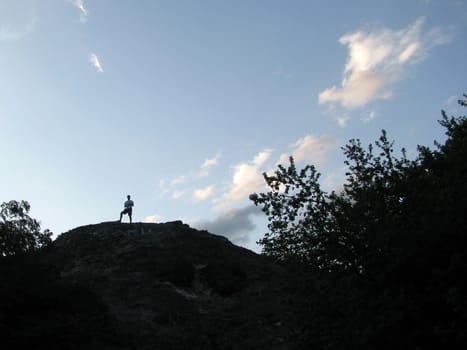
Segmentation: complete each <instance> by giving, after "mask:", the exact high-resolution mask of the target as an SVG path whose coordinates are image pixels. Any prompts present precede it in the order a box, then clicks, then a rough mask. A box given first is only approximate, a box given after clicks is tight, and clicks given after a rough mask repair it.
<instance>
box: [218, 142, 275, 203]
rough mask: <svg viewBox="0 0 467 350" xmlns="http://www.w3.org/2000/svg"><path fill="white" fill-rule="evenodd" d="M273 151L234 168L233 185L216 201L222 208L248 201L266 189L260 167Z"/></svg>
mask: <svg viewBox="0 0 467 350" xmlns="http://www.w3.org/2000/svg"><path fill="white" fill-rule="evenodd" d="M271 153H272V150H270V149H266V150H264V151H262V152H259V153H258V154H257V155H256V156H255V157H254V158H253V160H252V161H250V162H246V163H241V164H238V165H236V166H234V168H233V169H234V174H233V178H232V183H231V184H230V188H229V190H228V192H227V193H225V194H224V195H223V196H222V197H221V198H218V199H216V200H215V202H216V203H218V204H219V207H220V208H225V207H229V206H231V205H232V204H233V203H234V202H237V201H239V200H243V199H247V198H248V196H249V195H250V194H251V193H253V192H257V191H259V190H261V189H263V188H265V182H264V178H263V176H262V173H261V170H260V167H261V166H262V165H263V164H264V163H265V162H266V161H267V160H268V159H269V157H270V156H271Z"/></svg>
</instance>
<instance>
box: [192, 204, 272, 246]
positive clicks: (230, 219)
mask: <svg viewBox="0 0 467 350" xmlns="http://www.w3.org/2000/svg"><path fill="white" fill-rule="evenodd" d="M262 215H264V214H263V212H262V211H261V209H260V208H258V207H256V206H254V205H249V206H246V207H244V208H241V209H229V210H227V211H225V212H223V213H222V214H220V215H219V216H217V217H216V218H215V219H214V220H200V221H195V222H193V223H191V225H192V226H193V227H196V228H197V229H200V230H207V231H209V232H211V233H215V234H219V235H223V236H226V237H227V238H229V239H230V240H231V241H232V242H233V243H235V244H238V245H245V244H247V243H249V242H250V241H251V233H252V232H253V231H254V230H255V228H256V225H255V223H254V222H253V219H252V218H253V217H255V216H262Z"/></svg>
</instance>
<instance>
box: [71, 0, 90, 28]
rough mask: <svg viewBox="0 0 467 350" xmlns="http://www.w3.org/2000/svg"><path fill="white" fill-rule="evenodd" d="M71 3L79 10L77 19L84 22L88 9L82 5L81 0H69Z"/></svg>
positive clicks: (86, 19) (86, 18)
mask: <svg viewBox="0 0 467 350" xmlns="http://www.w3.org/2000/svg"><path fill="white" fill-rule="evenodd" d="M70 1H71V3H72V5H73V6H74V7H76V8H77V9H78V10H79V12H80V15H79V21H80V22H82V23H85V22H87V21H88V10H87V9H86V8H85V7H84V2H83V0H70Z"/></svg>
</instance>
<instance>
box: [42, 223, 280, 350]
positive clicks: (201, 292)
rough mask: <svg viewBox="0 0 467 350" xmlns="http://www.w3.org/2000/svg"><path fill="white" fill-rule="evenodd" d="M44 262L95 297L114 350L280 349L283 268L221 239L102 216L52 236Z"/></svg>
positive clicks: (177, 226)
mask: <svg viewBox="0 0 467 350" xmlns="http://www.w3.org/2000/svg"><path fill="white" fill-rule="evenodd" d="M43 260H44V261H46V262H47V264H49V265H52V266H54V267H55V268H56V269H57V273H58V274H59V276H60V279H61V280H62V281H64V282H66V283H70V284H71V285H79V286H84V287H85V288H86V290H89V291H91V292H92V293H94V294H95V295H97V296H98V298H99V299H100V300H101V301H102V302H103V304H104V305H105V308H106V310H107V312H108V314H109V315H110V317H111V318H112V320H113V321H112V322H114V323H115V327H117V329H118V331H117V333H118V334H119V335H121V336H122V339H124V340H122V342H121V343H120V344H119V345H118V347H119V348H128V349H204V350H209V349H287V348H288V347H287V344H286V341H285V340H284V339H285V336H286V332H287V330H286V325H285V321H284V320H285V319H286V314H287V308H286V300H285V296H284V295H285V294H284V293H283V290H284V287H285V282H284V271H283V270H282V269H281V268H280V267H279V266H277V265H275V264H274V263H272V262H270V261H269V260H267V259H266V258H265V257H263V256H260V255H257V254H255V253H253V252H251V251H249V250H247V249H244V248H241V247H238V246H235V245H234V244H232V243H231V242H229V241H228V240H227V239H226V238H224V237H222V236H216V235H213V234H210V233H208V232H206V231H198V230H195V229H192V228H190V227H189V226H187V225H185V224H183V223H182V222H180V221H176V222H169V223H164V224H149V223H135V224H120V223H115V222H107V223H101V224H97V225H89V226H83V227H78V228H76V229H73V230H71V231H69V232H67V233H64V234H62V235H60V236H59V237H58V238H57V239H56V240H55V241H54V245H53V247H52V248H51V249H50V250H49V251H47V252H46V254H45V256H44V257H43Z"/></svg>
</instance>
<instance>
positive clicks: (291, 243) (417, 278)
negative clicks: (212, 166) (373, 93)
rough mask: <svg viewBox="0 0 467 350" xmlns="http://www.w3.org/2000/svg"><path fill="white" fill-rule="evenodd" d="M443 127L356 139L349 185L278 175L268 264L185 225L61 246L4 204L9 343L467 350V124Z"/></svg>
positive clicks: (3, 326)
mask: <svg viewBox="0 0 467 350" xmlns="http://www.w3.org/2000/svg"><path fill="white" fill-rule="evenodd" d="M466 98H467V96H466ZM459 102H460V104H461V105H463V106H466V102H465V101H459ZM440 124H441V125H442V126H443V127H444V128H445V129H446V135H447V139H446V141H445V142H444V143H443V144H436V149H434V150H431V149H429V148H427V147H423V146H420V147H419V149H418V156H417V157H416V159H414V160H409V159H408V158H407V157H406V155H405V151H404V150H402V152H401V153H400V155H399V156H396V155H395V152H394V147H393V142H391V141H389V139H388V137H387V135H386V132H385V131H383V132H382V135H381V137H380V138H379V140H378V141H376V142H375V144H374V145H370V146H368V147H367V148H364V147H363V146H362V144H361V142H360V141H359V140H351V141H350V142H349V143H348V144H347V145H346V146H345V147H343V151H344V154H345V155H346V158H347V161H346V165H347V167H348V172H347V182H346V184H345V185H344V187H343V190H342V191H341V192H331V193H326V192H324V191H323V190H322V189H321V187H320V185H319V177H320V175H319V173H318V172H317V170H316V168H315V167H314V166H313V165H308V166H305V167H304V168H303V169H301V170H298V169H297V168H296V166H295V163H294V160H293V159H292V158H290V165H289V166H288V167H284V166H279V168H278V170H277V171H276V172H275V173H274V174H273V175H267V174H264V177H265V180H266V182H267V184H268V185H269V186H270V189H271V190H270V191H269V192H267V193H260V194H253V195H252V196H251V199H252V200H253V201H254V203H255V204H256V205H258V206H261V207H262V209H263V211H264V212H265V214H266V215H267V216H268V218H269V232H268V233H267V234H266V235H265V236H264V238H263V239H262V240H261V241H260V244H261V245H262V247H263V253H264V255H265V256H266V257H267V259H266V258H265V257H264V256H263V257H260V256H257V255H256V254H253V253H251V252H248V251H246V250H245V249H242V248H239V247H235V246H233V245H232V244H230V242H228V241H227V240H226V239H224V238H222V237H219V236H214V235H210V234H208V233H207V232H200V231H196V230H193V229H191V228H189V227H188V226H186V225H183V224H182V223H181V222H173V223H166V224H133V225H121V224H116V223H102V224H99V225H89V226H84V227H80V228H77V229H75V230H72V231H70V232H67V233H64V234H62V235H61V236H59V237H58V238H57V240H55V241H54V242H52V241H51V232H50V231H48V230H44V231H41V228H40V224H39V222H38V221H37V220H35V219H33V218H31V217H30V216H29V210H30V206H29V204H28V203H27V202H25V201H22V202H16V201H10V202H8V203H3V204H2V205H1V212H0V276H1V277H0V342H1V345H0V347H1V348H2V349H32V348H34V349H186V348H190V349H329V350H330V349H333V350H334V349H336V350H338V349H414V350H415V349H420V350H422V349H465V348H467V298H466V296H467V235H466V233H467V232H466V228H467V227H466V226H467V225H466V224H467V223H466V220H467V219H466V218H467V215H466V208H467V185H466V178H467V176H466V175H467V118H466V117H465V116H464V117H458V118H453V117H447V116H446V114H445V113H444V112H443V118H442V120H441V121H440ZM271 261H274V262H276V263H272V262H271Z"/></svg>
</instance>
